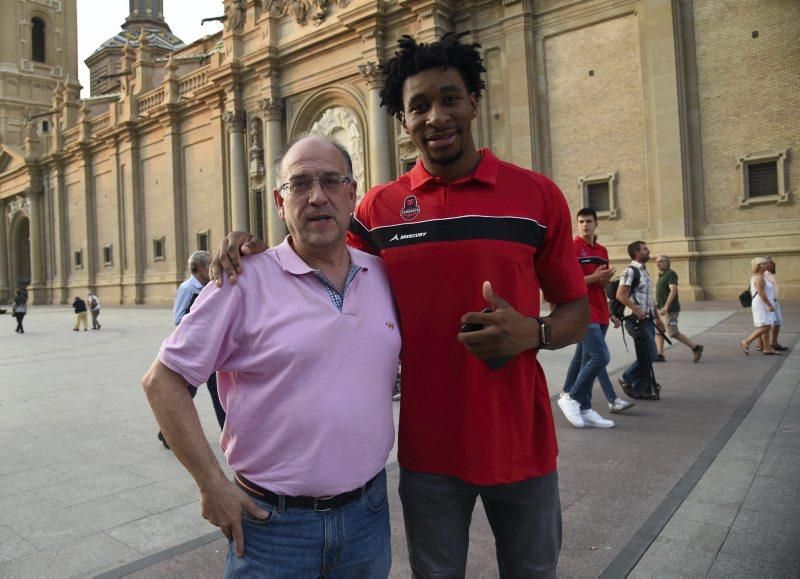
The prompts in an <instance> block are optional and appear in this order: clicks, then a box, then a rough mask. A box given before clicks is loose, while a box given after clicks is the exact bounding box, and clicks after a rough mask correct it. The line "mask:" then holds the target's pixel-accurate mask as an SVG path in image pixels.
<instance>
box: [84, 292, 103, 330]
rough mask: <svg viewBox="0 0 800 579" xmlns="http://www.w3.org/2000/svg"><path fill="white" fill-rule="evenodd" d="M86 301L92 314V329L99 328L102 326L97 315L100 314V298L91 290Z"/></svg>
mask: <svg viewBox="0 0 800 579" xmlns="http://www.w3.org/2000/svg"><path fill="white" fill-rule="evenodd" d="M86 303H87V304H88V306H89V312H90V313H91V314H92V329H93V330H99V329H100V328H101V326H100V322H98V321H97V316H99V315H100V299H99V298H98V297H97V296H96V295H95V293H94V292H93V291H91V290H89V293H88V294H86Z"/></svg>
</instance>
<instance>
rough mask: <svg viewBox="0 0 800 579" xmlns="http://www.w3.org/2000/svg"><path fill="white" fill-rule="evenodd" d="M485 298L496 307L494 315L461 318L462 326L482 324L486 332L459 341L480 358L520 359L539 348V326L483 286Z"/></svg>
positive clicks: (465, 334)
mask: <svg viewBox="0 0 800 579" xmlns="http://www.w3.org/2000/svg"><path fill="white" fill-rule="evenodd" d="M483 297H484V299H486V301H487V302H488V303H489V305H490V306H492V310H493V311H491V312H487V313H483V312H469V313H467V314H464V315H463V316H462V317H461V323H462V324H480V325H482V326H483V329H482V330H478V331H476V332H460V333H459V334H458V336H457V338H458V340H459V341H460V342H461V343H463V344H464V346H465V347H466V348H467V349H468V350H469V351H470V352H472V353H473V354H475V355H476V356H478V357H479V358H498V357H504V356H516V355H517V354H519V353H520V352H524V351H525V350H530V349H533V348H536V347H538V346H539V322H538V321H537V320H536V319H534V318H529V317H527V316H523V315H522V314H520V313H519V312H518V311H517V310H516V309H514V308H513V307H512V306H511V304H509V303H508V302H507V301H505V300H504V299H503V298H501V297H500V296H498V295H497V294H495V293H494V291H493V290H492V284H491V283H489V282H488V281H485V282H483Z"/></svg>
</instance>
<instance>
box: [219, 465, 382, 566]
mask: <svg viewBox="0 0 800 579" xmlns="http://www.w3.org/2000/svg"><path fill="white" fill-rule="evenodd" d="M253 500H254V501H255V502H256V503H257V504H258V505H259V506H260V507H262V508H263V509H265V510H267V511H268V512H269V513H270V516H269V517H268V518H267V520H266V521H262V520H259V519H256V518H253V517H251V516H250V515H249V514H248V513H247V512H243V513H242V531H243V533H244V557H242V558H241V559H240V558H238V557H237V556H236V551H235V550H234V546H233V542H229V548H228V561H227V566H226V568H225V576H226V577H242V578H254V579H255V578H261V577H264V578H278V577H334V578H336V577H341V578H350V577H359V578H360V577H366V578H369V579H373V578H374V579H378V578H381V579H385V578H386V577H388V575H389V570H390V569H391V567H392V545H391V536H390V532H389V505H388V502H387V499H386V471H382V472H381V473H380V474H379V475H378V477H377V478H376V480H375V482H374V483H373V484H372V486H370V488H369V489H368V490H367V492H366V493H364V495H363V496H362V497H361V498H360V499H357V500H355V501H353V502H351V503H348V504H346V505H344V506H343V507H339V508H336V509H331V510H329V511H323V512H317V511H314V510H313V509H300V508H288V507H286V508H281V506H280V505H278V506H273V505H271V504H269V503H266V502H263V501H260V500H258V499H256V498H253Z"/></svg>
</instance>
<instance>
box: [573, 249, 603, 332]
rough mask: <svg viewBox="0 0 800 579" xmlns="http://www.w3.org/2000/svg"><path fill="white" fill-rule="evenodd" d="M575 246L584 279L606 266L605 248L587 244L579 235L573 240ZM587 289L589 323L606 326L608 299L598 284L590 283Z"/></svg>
mask: <svg viewBox="0 0 800 579" xmlns="http://www.w3.org/2000/svg"><path fill="white" fill-rule="evenodd" d="M573 243H574V245H575V255H577V256H578V263H579V264H580V266H581V271H582V272H583V275H584V277H586V276H587V275H592V274H593V273H594V272H595V270H596V269H597V268H598V267H600V266H601V265H606V266H607V265H608V251H606V248H605V247H603V246H602V245H600V244H599V243H597V241H595V242H594V244H589V243H587V242H586V240H585V239H583V237H581V236H580V235H577V236H575V239H574V240H573ZM588 289H589V321H590V322H591V323H593V324H601V325H603V326H607V325H608V299H607V298H606V292H605V290H604V289H603V288H602V287H601V286H600V284H599V283H592V284H589V286H588Z"/></svg>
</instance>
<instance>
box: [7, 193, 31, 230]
mask: <svg viewBox="0 0 800 579" xmlns="http://www.w3.org/2000/svg"><path fill="white" fill-rule="evenodd" d="M23 210H24V211H25V212H26V213H27V214H28V215H30V214H31V200H30V199H28V198H27V197H26V196H23V195H17V196H16V197H14V198H13V199H11V201H9V202H8V205H6V215H7V217H8V221H9V223H10V222H11V220H12V219H14V216H15V215H16V214H17V213H18V212H20V211H23Z"/></svg>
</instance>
